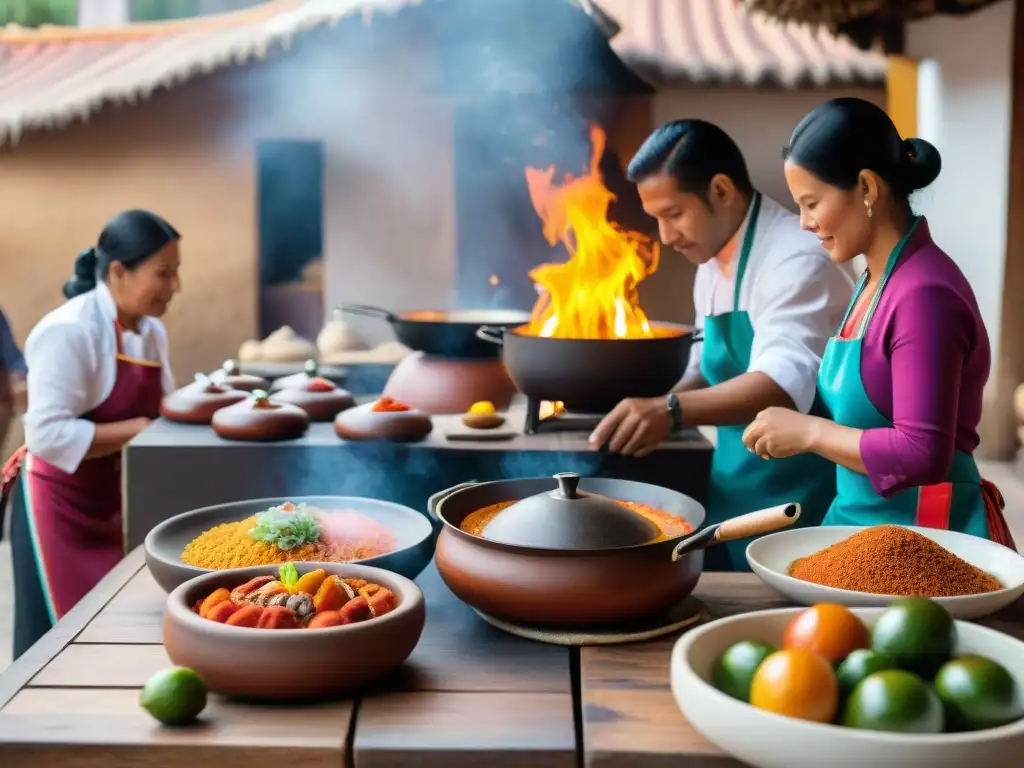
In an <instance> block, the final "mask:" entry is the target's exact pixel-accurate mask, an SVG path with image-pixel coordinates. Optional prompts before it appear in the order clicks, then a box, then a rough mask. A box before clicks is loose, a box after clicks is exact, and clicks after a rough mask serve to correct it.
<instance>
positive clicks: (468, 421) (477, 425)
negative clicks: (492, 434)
mask: <svg viewBox="0 0 1024 768" xmlns="http://www.w3.org/2000/svg"><path fill="white" fill-rule="evenodd" d="M462 423H463V424H465V425H466V426H467V427H469V428H470V429H497V428H498V427H500V426H501V425H502V424H504V423H505V417H504V416H501V415H500V414H497V413H467V414H465V415H464V416H463V417H462Z"/></svg>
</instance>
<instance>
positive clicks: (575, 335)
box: [526, 125, 659, 339]
mask: <svg viewBox="0 0 1024 768" xmlns="http://www.w3.org/2000/svg"><path fill="white" fill-rule="evenodd" d="M590 139H591V143H592V145H593V154H592V155H591V158H590V168H589V169H588V171H587V173H586V174H585V175H583V176H580V177H578V178H575V177H573V176H572V175H571V174H568V173H567V174H565V181H564V183H562V184H560V185H559V184H557V183H556V182H554V176H555V168H554V166H549V167H548V168H547V170H544V171H542V170H540V169H538V168H530V167H527V169H526V184H527V187H529V190H530V201H531V202H532V203H533V207H534V210H536V211H537V215H538V216H540V219H541V221H542V222H543V223H544V237H545V238H546V239H547V241H548V243H550V244H551V245H552V246H555V245H556V244H557V243H559V242H561V243H562V245H564V246H565V249H566V250H567V251H568V252H569V259H568V261H565V262H563V263H561V264H541V265H540V266H538V267H536V268H534V269H533V270H532V271H531V272H530V278H531V279H532V280H533V282H534V284H536V285H537V286H539V287H540V289H541V290H540V293H541V295H540V297H539V298H538V299H537V302H536V303H535V304H534V306H533V314H532V317H531V319H530V324H529V326H528V327H527V332H528V333H530V334H533V335H535V336H548V337H554V338H562V339H639V338H651V337H653V336H656V335H658V333H657V331H656V329H654V328H652V327H651V324H650V322H649V321H648V319H647V315H646V314H645V313H644V311H643V310H642V309H641V308H640V296H639V293H638V291H637V286H638V285H639V283H640V282H641V281H642V280H643V279H644V278H645V277H647V276H648V275H652V274H654V272H655V271H656V270H657V269H658V257H659V249H658V244H657V243H656V242H652V241H651V240H650V238H648V237H646V236H645V235H643V234H641V233H639V232H631V231H627V230H624V229H622V228H620V227H618V226H617V225H616V224H614V223H612V222H611V221H609V220H608V206H609V205H611V203H612V201H613V200H615V195H613V194H612V193H611V192H610V191H609V190H608V188H607V187H605V185H604V182H603V180H602V179H601V173H600V171H599V163H600V161H601V156H602V155H603V154H604V147H605V133H604V131H603V130H601V128H600V127H598V126H596V125H594V126H591V128H590Z"/></svg>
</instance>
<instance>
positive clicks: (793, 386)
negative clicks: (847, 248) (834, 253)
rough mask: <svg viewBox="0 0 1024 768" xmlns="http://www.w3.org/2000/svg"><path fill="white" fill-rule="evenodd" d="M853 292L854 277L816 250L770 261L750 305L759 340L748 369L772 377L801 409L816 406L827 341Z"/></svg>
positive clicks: (751, 351)
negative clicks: (771, 262)
mask: <svg viewBox="0 0 1024 768" xmlns="http://www.w3.org/2000/svg"><path fill="white" fill-rule="evenodd" d="M773 267H774V268H773ZM852 292H853V286H852V284H851V282H850V280H849V278H848V276H847V275H845V274H844V273H843V272H842V271H841V270H840V269H838V268H837V267H836V265H835V264H833V263H832V262H831V261H829V260H828V258H827V257H826V256H825V255H824V254H823V253H818V252H814V251H807V252H799V253H795V254H792V255H788V256H787V258H786V259H785V260H784V261H782V262H781V263H779V264H777V265H770V264H765V265H764V266H763V267H762V270H761V272H760V273H759V274H758V278H757V283H756V284H755V285H754V293H753V294H752V297H751V303H750V315H751V323H752V325H753V326H754V342H753V345H752V347H751V350H750V363H749V365H748V366H747V370H748V371H749V372H755V371H756V372H760V373H763V374H765V375H766V376H768V377H769V378H770V379H771V380H772V381H774V382H775V383H776V384H778V385H779V387H781V388H782V390H783V391H785V393H786V394H787V395H789V397H790V399H791V400H792V401H793V405H794V407H795V408H796V409H797V410H798V411H800V412H801V413H807V412H808V411H810V410H811V406H812V405H813V404H814V396H815V393H816V391H817V388H818V368H819V367H820V366H821V356H822V354H824V351H825V344H826V342H827V341H828V339H829V337H830V336H832V335H833V334H834V333H835V331H836V328H837V327H838V325H839V323H840V322H841V321H842V317H843V313H844V312H845V311H846V307H847V304H848V303H849V301H850V296H851V294H852Z"/></svg>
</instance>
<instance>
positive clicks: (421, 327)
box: [339, 304, 530, 359]
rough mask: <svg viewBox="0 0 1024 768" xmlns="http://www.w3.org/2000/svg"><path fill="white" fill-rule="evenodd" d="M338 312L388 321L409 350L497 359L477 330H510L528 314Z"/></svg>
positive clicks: (353, 307) (346, 307)
mask: <svg viewBox="0 0 1024 768" xmlns="http://www.w3.org/2000/svg"><path fill="white" fill-rule="evenodd" d="M339 309H341V311H342V312H347V313H348V314H350V315H362V316H365V317H376V318H379V319H381V320H387V321H388V322H389V323H391V328H392V330H393V331H394V332H395V338H396V339H398V340H399V341H400V342H402V344H404V345H405V346H407V347H408V348H409V349H411V350H413V351H416V352H425V353H427V354H428V355H439V356H442V357H462V358H477V359H479V358H495V357H498V355H499V354H500V349H499V348H497V347H495V346H494V345H493V344H488V343H487V342H486V341H482V340H480V339H479V338H477V333H476V332H477V329H478V328H479V327H480V326H481V325H487V326H495V327H498V328H506V327H513V326H517V325H522V324H523V323H526V322H529V320H530V313H529V312H521V311H519V310H506V309H463V310H456V311H453V312H442V311H439V310H417V311H414V312H405V313H403V314H401V315H396V314H394V313H393V312H389V311H388V310H386V309H382V308H380V307H374V306H370V305H368V304H342V305H341V307H339Z"/></svg>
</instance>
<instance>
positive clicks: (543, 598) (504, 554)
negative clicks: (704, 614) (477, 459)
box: [428, 477, 800, 627]
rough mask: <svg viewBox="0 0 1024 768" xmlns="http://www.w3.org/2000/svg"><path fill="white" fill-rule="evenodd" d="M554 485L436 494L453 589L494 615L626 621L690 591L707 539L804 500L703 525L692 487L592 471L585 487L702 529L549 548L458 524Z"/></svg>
mask: <svg viewBox="0 0 1024 768" xmlns="http://www.w3.org/2000/svg"><path fill="white" fill-rule="evenodd" d="M557 487H558V482H557V481H556V479H552V478H548V477H530V478H521V479H516V480H497V481H494V482H489V483H473V482H470V483H463V484H461V485H457V486H455V487H453V488H449V489H447V490H444V491H440V492H439V493H436V494H434V495H433V496H431V497H430V501H429V503H428V507H429V511H430V514H431V516H433V517H434V518H435V520H436V521H437V522H439V523H440V525H441V532H440V535H439V536H438V540H437V549H436V552H435V561H436V563H437V569H438V571H439V573H440V574H441V578H442V579H443V580H444V582H445V583H446V584H447V585H448V587H449V588H450V589H451V590H452V592H454V593H455V594H456V595H458V596H459V598H461V599H462V600H463V601H464V602H466V603H468V604H469V605H470V606H472V607H473V608H476V609H477V610H479V611H482V612H483V613H486V614H488V615H489V616H493V617H495V618H500V619H504V620H506V621H510V622H514V623H519V624H525V625H531V626H537V625H548V626H552V625H555V626H562V627H573V626H575V627H596V626H602V625H612V624H619V623H624V622H629V621H633V620H637V619H641V618H645V617H649V616H653V615H657V614H658V613H661V612H665V611H667V610H668V609H670V608H672V607H673V606H675V605H677V604H678V603H679V602H680V601H681V600H683V599H684V598H685V597H686V596H687V595H689V594H690V592H692V591H693V588H694V587H695V586H696V585H697V580H698V579H699V578H700V574H701V570H702V569H703V566H704V553H703V550H704V548H706V547H708V546H710V545H712V544H716V543H720V542H725V541H732V540H734V539H742V538H746V537H748V536H756V535H760V534H763V533H769V532H771V531H775V530H778V529H780V528H784V527H786V526H788V525H791V524H793V523H794V522H796V520H797V519H798V518H799V516H800V505H799V504H784V505H781V506H779V507H773V508H771V509H766V510H761V511H759V512H751V513H750V514H747V515H742V516H740V517H736V518H733V519H732V520H728V521H726V522H724V523H721V524H719V525H714V526H709V527H708V528H705V529H704V530H699V531H698V529H699V528H700V526H701V524H702V523H703V522H704V517H705V514H704V507H703V506H701V505H700V504H699V503H698V502H697V501H695V500H694V499H691V498H690V497H689V496H684V495H683V494H681V493H677V492H676V491H672V490H669V489H668V488H662V487H661V486H657V485H650V484H648V483H639V482H634V481H632V480H615V479H611V478H597V477H594V478H591V477H588V478H582V479H581V480H580V481H579V490H580V491H582V492H584V493H590V494H600V495H601V496H605V497H610V498H613V499H619V500H622V501H633V502H639V503H641V504H647V505H649V506H652V507H655V508H657V509H660V510H662V511H664V512H669V513H670V514H673V515H676V516H678V517H681V518H683V519H684V520H686V521H687V522H688V523H690V525H691V526H693V530H694V531H697V532H696V533H691V534H686V535H683V536H678V537H676V538H672V539H666V540H664V541H654V542H652V543H644V544H639V545H634V546H623V547H615V548H605V549H565V548H562V549H556V548H550V549H549V548H543V547H533V546H519V545H515V544H507V543H502V542H497V541H493V540H489V539H486V538H482V537H480V536H474V535H472V534H469V533H466V532H464V531H461V530H459V524H460V523H461V522H462V521H463V520H464V519H465V517H466V516H467V515H468V514H470V513H471V512H474V511H475V510H478V509H481V508H482V507H486V506H489V505H491V504H496V503H498V502H502V501H509V500H513V499H516V500H518V499H524V498H526V497H531V496H535V495H537V494H543V493H545V492H551V491H553V490H555V489H556V488H557ZM509 509H511V507H510V508H509Z"/></svg>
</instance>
